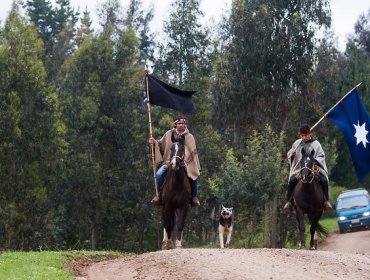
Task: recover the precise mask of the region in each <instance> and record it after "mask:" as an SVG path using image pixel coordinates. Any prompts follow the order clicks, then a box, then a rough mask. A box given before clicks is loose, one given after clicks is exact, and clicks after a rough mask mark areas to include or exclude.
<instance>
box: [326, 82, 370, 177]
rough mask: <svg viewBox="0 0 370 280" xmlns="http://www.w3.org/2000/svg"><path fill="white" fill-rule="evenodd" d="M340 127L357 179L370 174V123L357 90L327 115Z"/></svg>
mask: <svg viewBox="0 0 370 280" xmlns="http://www.w3.org/2000/svg"><path fill="white" fill-rule="evenodd" d="M326 117H327V118H328V119H330V120H331V121H332V122H333V123H334V124H335V125H336V126H337V127H339V128H340V129H341V130H342V132H343V134H344V138H345V139H346V142H347V145H348V148H349V150H350V152H351V156H352V161H353V166H354V168H355V171H356V175H357V179H358V180H359V181H361V180H362V179H364V177H365V176H366V174H367V173H369V172H370V143H369V139H370V134H369V131H370V122H369V116H368V114H367V112H366V109H365V106H364V104H363V103H362V101H361V99H360V96H359V95H358V92H357V89H354V90H353V91H352V92H351V93H350V94H348V96H346V97H345V98H344V99H343V100H342V101H341V102H340V103H339V104H338V105H337V106H335V107H334V109H333V110H332V111H331V112H330V113H328V114H327V115H326Z"/></svg>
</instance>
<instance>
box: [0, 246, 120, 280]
mask: <svg viewBox="0 0 370 280" xmlns="http://www.w3.org/2000/svg"><path fill="white" fill-rule="evenodd" d="M124 256H127V254H122V253H118V252H104V251H65V252H53V251H43V252H2V253H1V254H0V279H1V280H13V279H14V280H23V279H27V280H30V279H37V280H44V279H45V280H47V279H50V280H64V279H75V275H76V274H77V273H78V266H79V265H81V264H85V265H86V264H89V263H92V262H97V261H102V260H107V259H113V258H117V257H124Z"/></svg>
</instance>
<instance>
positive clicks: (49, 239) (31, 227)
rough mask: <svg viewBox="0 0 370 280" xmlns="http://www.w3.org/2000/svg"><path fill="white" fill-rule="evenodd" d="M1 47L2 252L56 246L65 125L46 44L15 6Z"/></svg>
mask: <svg viewBox="0 0 370 280" xmlns="http://www.w3.org/2000/svg"><path fill="white" fill-rule="evenodd" d="M1 33H2V40H1V44H0V57H1V59H0V73H1V78H0V104H1V105H0V106H1V118H0V122H1V129H0V164H1V171H0V178H1V179H0V181H1V187H0V192H1V194H0V196H1V207H0V208H1V210H0V216H1V218H0V230H1V234H0V236H1V237H0V240H1V241H0V247H2V248H4V249H8V250H14V249H24V250H35V249H40V248H48V247H49V246H53V241H54V234H55V229H56V225H55V224H54V220H53V219H54V211H53V210H54V205H52V204H51V201H52V198H51V196H52V195H53V193H55V189H58V180H56V174H57V173H58V170H59V168H58V166H59V160H60V158H62V156H63V150H64V147H65V142H64V140H63V133H64V129H65V127H64V125H63V123H62V122H61V121H60V111H59V103H58V99H57V95H56V93H55V90H54V89H53V87H52V85H50V84H48V83H47V81H46V80H47V75H46V72H45V68H44V65H43V62H42V53H43V51H42V41H41V40H40V39H39V38H38V34H37V30H36V29H35V27H33V26H31V25H29V24H27V21H26V20H25V19H24V18H23V17H21V16H20V15H19V12H18V10H17V7H15V6H13V9H12V10H11V12H10V14H9V17H8V19H7V21H6V23H5V26H4V27H3V28H2V30H1Z"/></svg>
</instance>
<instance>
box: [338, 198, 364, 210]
mask: <svg viewBox="0 0 370 280" xmlns="http://www.w3.org/2000/svg"><path fill="white" fill-rule="evenodd" d="M368 202H369V201H368V198H367V197H366V196H364V195H359V196H350V197H344V198H341V199H339V201H338V205H337V209H338V210H340V209H356V208H361V207H366V206H367V205H368Z"/></svg>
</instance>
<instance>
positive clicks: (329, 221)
mask: <svg viewBox="0 0 370 280" xmlns="http://www.w3.org/2000/svg"><path fill="white" fill-rule="evenodd" d="M320 224H321V225H322V226H323V227H324V228H326V229H327V230H328V232H329V233H331V232H335V231H338V222H337V218H336V217H335V216H334V217H333V216H324V217H323V218H321V219H320Z"/></svg>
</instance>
